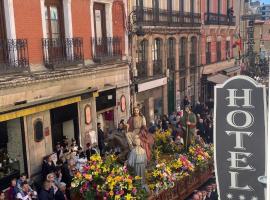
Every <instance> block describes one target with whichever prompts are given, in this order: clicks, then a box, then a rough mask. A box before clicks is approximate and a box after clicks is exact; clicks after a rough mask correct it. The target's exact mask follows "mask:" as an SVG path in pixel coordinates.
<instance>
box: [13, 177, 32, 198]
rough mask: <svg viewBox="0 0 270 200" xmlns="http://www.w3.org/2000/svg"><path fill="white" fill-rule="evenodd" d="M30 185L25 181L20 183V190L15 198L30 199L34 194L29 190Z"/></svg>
mask: <svg viewBox="0 0 270 200" xmlns="http://www.w3.org/2000/svg"><path fill="white" fill-rule="evenodd" d="M29 188H30V186H29V184H28V183H27V181H24V182H22V183H21V190H19V192H18V193H17V195H16V199H20V200H31V199H32V197H33V196H34V193H32V192H31V191H30V189H29Z"/></svg>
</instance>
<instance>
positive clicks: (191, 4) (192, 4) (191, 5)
mask: <svg viewBox="0 0 270 200" xmlns="http://www.w3.org/2000/svg"><path fill="white" fill-rule="evenodd" d="M194 6H195V5H194V0H190V12H191V13H194Z"/></svg>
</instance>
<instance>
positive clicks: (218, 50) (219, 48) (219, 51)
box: [217, 41, 221, 62]
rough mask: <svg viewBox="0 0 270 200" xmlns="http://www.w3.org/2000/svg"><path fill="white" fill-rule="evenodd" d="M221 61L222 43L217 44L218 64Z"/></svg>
mask: <svg viewBox="0 0 270 200" xmlns="http://www.w3.org/2000/svg"><path fill="white" fill-rule="evenodd" d="M220 61H221V41H218V42H217V62H220Z"/></svg>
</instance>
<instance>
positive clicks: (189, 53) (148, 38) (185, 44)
mask: <svg viewBox="0 0 270 200" xmlns="http://www.w3.org/2000/svg"><path fill="white" fill-rule="evenodd" d="M129 2H130V3H129V30H130V43H131V48H130V50H131V56H132V59H131V63H132V69H133V84H134V85H135V89H134V91H133V98H132V99H133V104H135V105H139V106H141V107H142V111H143V114H144V115H145V116H146V118H147V119H148V122H149V120H154V119H155V118H156V117H157V116H159V115H162V114H168V113H170V112H172V111H175V110H176V108H178V107H180V106H181V101H182V100H183V99H184V96H189V97H190V99H191V100H192V102H194V101H195V100H196V99H198V83H199V82H198V80H199V77H198V76H199V71H200V70H199V67H198V66H200V59H199V49H200V47H199V44H200V43H199V41H200V28H201V15H200V0H191V1H186V0H180V1H178V0H169V1H159V0H153V1H142V0H130V1H129Z"/></svg>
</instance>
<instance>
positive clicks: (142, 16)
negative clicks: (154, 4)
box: [134, 7, 201, 27]
mask: <svg viewBox="0 0 270 200" xmlns="http://www.w3.org/2000/svg"><path fill="white" fill-rule="evenodd" d="M134 10H135V14H136V23H137V24H140V25H143V26H171V27H188V26H195V27H196V26H198V27H199V26H201V14H200V13H190V12H180V11H169V10H164V9H159V10H155V9H152V8H139V7H138V8H136V7H135V8H134Z"/></svg>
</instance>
